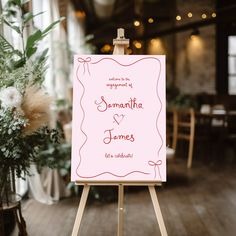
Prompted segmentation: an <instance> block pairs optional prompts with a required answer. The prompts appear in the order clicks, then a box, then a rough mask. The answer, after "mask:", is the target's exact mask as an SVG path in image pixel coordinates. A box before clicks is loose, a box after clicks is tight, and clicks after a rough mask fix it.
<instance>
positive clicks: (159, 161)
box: [148, 160, 162, 180]
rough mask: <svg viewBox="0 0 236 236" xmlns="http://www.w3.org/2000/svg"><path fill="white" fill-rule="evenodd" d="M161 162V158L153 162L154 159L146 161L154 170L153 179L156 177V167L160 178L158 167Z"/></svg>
mask: <svg viewBox="0 0 236 236" xmlns="http://www.w3.org/2000/svg"><path fill="white" fill-rule="evenodd" d="M161 164H162V161H161V160H158V161H157V162H154V161H149V162H148V165H150V166H154V172H155V176H154V179H156V168H157V169H158V174H159V177H160V180H161V172H160V169H159V166H160V165H161Z"/></svg>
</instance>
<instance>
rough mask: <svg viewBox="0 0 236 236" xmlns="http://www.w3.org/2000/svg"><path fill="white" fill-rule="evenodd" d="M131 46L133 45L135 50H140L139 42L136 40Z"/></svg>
mask: <svg viewBox="0 0 236 236" xmlns="http://www.w3.org/2000/svg"><path fill="white" fill-rule="evenodd" d="M133 44H134V46H135V47H136V48H137V49H140V48H142V44H141V42H139V41H137V40H135V41H134V42H133Z"/></svg>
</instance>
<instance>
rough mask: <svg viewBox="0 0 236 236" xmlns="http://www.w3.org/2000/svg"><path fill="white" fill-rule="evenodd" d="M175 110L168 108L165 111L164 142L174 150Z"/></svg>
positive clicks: (175, 132)
mask: <svg viewBox="0 0 236 236" xmlns="http://www.w3.org/2000/svg"><path fill="white" fill-rule="evenodd" d="M176 137H177V111H176V109H168V110H167V111H166V144H167V147H170V148H172V149H173V150H176V144H177V139H176Z"/></svg>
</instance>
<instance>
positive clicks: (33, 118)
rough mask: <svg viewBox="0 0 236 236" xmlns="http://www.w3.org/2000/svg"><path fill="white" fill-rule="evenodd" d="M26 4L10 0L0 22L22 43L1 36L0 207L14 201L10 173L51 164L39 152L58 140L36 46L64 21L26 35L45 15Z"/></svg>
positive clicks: (20, 174)
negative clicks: (11, 196)
mask: <svg viewBox="0 0 236 236" xmlns="http://www.w3.org/2000/svg"><path fill="white" fill-rule="evenodd" d="M27 4H28V1H27V0H9V1H8V2H7V4H6V6H5V8H4V10H3V13H2V15H1V18H0V24H1V25H4V24H6V25H8V26H9V27H10V28H11V29H12V30H13V31H15V32H16V33H17V36H18V37H19V39H20V40H21V42H22V50H19V49H16V48H15V47H14V45H12V44H11V43H10V42H8V40H7V39H6V38H5V37H4V35H0V205H2V203H3V200H4V201H6V202H8V201H10V200H11V199H10V195H9V194H8V189H9V185H8V183H9V173H11V172H12V171H13V172H15V174H16V175H17V177H22V178H24V176H25V175H26V174H29V167H30V165H31V163H36V164H42V163H43V164H44V165H50V161H47V160H46V159H45V161H42V160H40V156H39V155H38V153H39V152H40V149H41V148H42V147H44V145H45V142H47V140H48V139H50V140H51V141H52V142H57V141H58V133H57V131H56V130H53V129H49V128H47V125H48V123H49V119H50V105H51V102H52V99H51V98H50V96H48V95H47V94H46V93H45V91H44V90H43V89H42V83H43V80H44V74H45V71H46V68H47V66H46V59H47V52H48V49H45V50H44V51H43V52H41V53H39V52H38V43H39V42H40V41H41V40H42V39H43V38H45V36H46V35H47V34H48V33H49V32H50V31H51V30H52V29H53V27H54V26H55V25H56V24H58V23H59V22H60V21H61V19H59V20H58V21H56V22H53V23H52V24H50V25H49V26H48V27H47V28H46V29H44V30H39V29H34V32H33V33H32V34H31V35H29V36H28V37H25V35H26V34H25V30H26V28H27V26H28V25H29V24H30V23H32V20H33V19H34V17H36V16H37V15H39V14H42V13H39V14H37V15H33V14H32V13H31V12H27V11H26V10H25V9H26V8H27V7H26V6H27ZM0 211H1V208H0Z"/></svg>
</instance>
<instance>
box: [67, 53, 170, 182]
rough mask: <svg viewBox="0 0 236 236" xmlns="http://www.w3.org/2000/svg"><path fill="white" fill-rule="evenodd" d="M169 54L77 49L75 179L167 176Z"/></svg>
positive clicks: (73, 152) (127, 179) (75, 74)
mask: <svg viewBox="0 0 236 236" xmlns="http://www.w3.org/2000/svg"><path fill="white" fill-rule="evenodd" d="M165 107H166V104H165V56H153V55H151V56H143V55H129V56H128V55H76V56H75V57H74V82H73V131H72V176H71V177H72V181H78V182H88V181H89V182H92V181H96V182H99V181H101V182H104V181H115V182H125V181H127V182H130V181H131V182H132V181H135V182H136V181H142V182H143V181H144V182H153V181H154V182H157V181H166V130H165V127H166V123H165V114H166V111H165Z"/></svg>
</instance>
